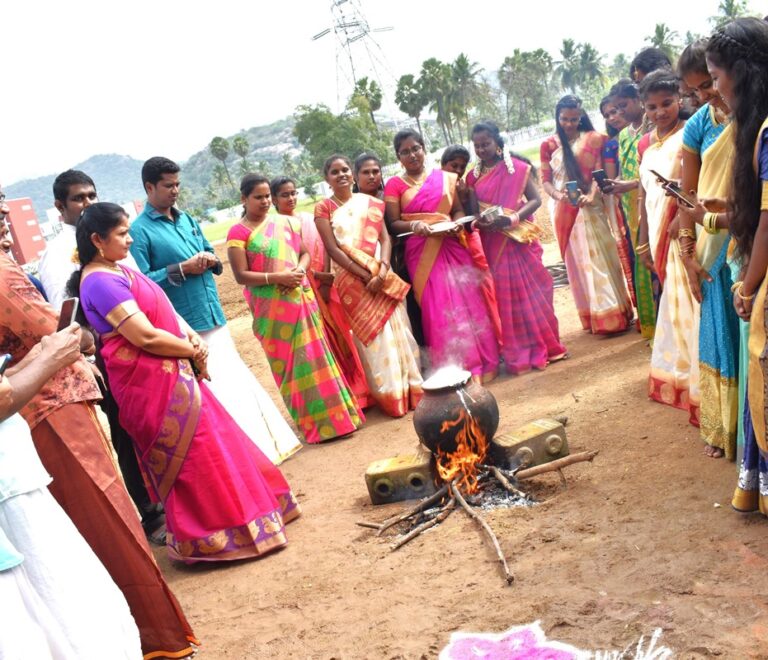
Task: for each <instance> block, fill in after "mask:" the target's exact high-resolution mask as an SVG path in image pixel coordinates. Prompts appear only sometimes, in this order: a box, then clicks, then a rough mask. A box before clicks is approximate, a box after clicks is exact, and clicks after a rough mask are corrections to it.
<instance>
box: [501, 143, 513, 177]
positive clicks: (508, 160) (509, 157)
mask: <svg viewBox="0 0 768 660" xmlns="http://www.w3.org/2000/svg"><path fill="white" fill-rule="evenodd" d="M501 155H502V156H503V158H504V164H505V165H506V166H507V172H509V173H510V174H514V173H515V163H514V162H513V161H512V154H510V153H509V149H508V148H507V145H506V144H504V148H503V149H502V151H501Z"/></svg>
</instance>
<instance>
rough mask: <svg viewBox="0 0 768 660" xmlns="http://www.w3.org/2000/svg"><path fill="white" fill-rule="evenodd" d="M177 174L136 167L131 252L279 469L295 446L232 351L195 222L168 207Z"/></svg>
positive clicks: (172, 169) (160, 165)
mask: <svg viewBox="0 0 768 660" xmlns="http://www.w3.org/2000/svg"><path fill="white" fill-rule="evenodd" d="M179 171H180V168H179V166H178V165H177V164H176V163H174V162H173V161H172V160H168V159H167V158H161V157H156V158H150V159H149V160H148V161H147V162H146V163H144V167H142V168H141V179H142V182H143V184H144V190H145V191H146V193H147V206H146V207H145V209H144V210H143V211H142V213H141V215H139V217H138V218H136V219H135V220H134V221H133V223H132V224H131V229H130V232H131V237H132V238H133V243H132V244H131V254H132V255H133V257H134V259H136V263H137V264H138V266H139V269H140V270H141V272H142V273H144V274H145V275H146V276H147V277H149V278H150V279H152V280H154V281H155V282H157V283H158V284H159V285H160V286H161V287H162V288H163V290H164V291H165V293H166V294H167V295H168V297H169V298H170V300H171V302H172V303H173V306H174V308H175V309H176V311H177V312H178V314H179V315H180V316H181V317H183V318H184V320H185V321H186V322H187V324H188V325H189V326H190V327H191V328H192V329H193V330H194V331H195V332H197V333H198V334H199V335H200V337H201V338H202V339H203V340H204V341H205V342H206V343H207V344H208V374H209V375H210V377H211V380H210V382H209V383H208V387H209V388H210V389H211V391H213V393H214V395H215V396H216V398H217V399H218V400H219V401H220V402H221V403H222V404H223V405H224V407H225V408H226V409H227V411H228V412H229V414H230V415H232V417H233V418H234V420H235V421H236V422H237V424H238V426H239V427H240V428H241V429H243V431H245V433H246V434H247V435H248V436H249V437H250V438H251V440H253V441H254V442H255V443H256V444H257V445H258V447H259V448H260V449H261V450H262V451H263V452H264V454H266V456H267V457H268V458H269V459H270V460H271V461H272V462H273V463H279V462H280V461H281V460H282V459H284V458H286V457H287V456H290V455H291V454H292V453H293V452H295V451H296V450H297V449H299V448H300V446H301V445H300V443H299V440H298V439H297V437H296V434H295V433H294V432H293V431H292V430H291V428H290V427H289V426H288V425H287V424H286V422H285V420H284V419H283V418H282V416H281V414H280V412H279V411H278V410H277V408H275V404H274V403H273V402H272V401H271V400H270V398H269V395H268V394H267V393H266V392H264V390H263V388H262V387H261V385H259V383H258V381H257V380H256V378H255V377H254V375H253V374H252V373H251V370H250V369H249V368H248V366H247V365H246V364H245V363H244V362H243V360H242V358H241V357H240V354H239V353H238V352H237V348H235V343H234V342H233V341H232V336H231V335H230V334H229V330H228V329H227V320H226V318H225V317H224V311H223V310H222V308H221V303H220V302H219V294H218V292H217V291H216V283H215V282H214V280H213V275H214V274H216V275H220V274H221V272H222V270H223V267H222V265H221V261H219V260H218V258H217V257H216V255H215V254H214V253H213V247H212V246H211V244H210V243H209V242H208V241H207V240H206V239H205V237H204V236H203V232H202V231H201V230H200V227H199V225H198V224H197V222H196V221H195V220H193V219H192V218H191V217H190V216H189V215H187V214H186V213H184V212H183V211H179V210H178V209H177V208H175V206H174V204H176V201H177V199H178V197H179Z"/></svg>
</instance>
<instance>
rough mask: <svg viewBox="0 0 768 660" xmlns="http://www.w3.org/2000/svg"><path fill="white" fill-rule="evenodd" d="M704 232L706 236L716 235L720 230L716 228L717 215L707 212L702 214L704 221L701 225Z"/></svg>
mask: <svg viewBox="0 0 768 660" xmlns="http://www.w3.org/2000/svg"><path fill="white" fill-rule="evenodd" d="M701 224H702V225H703V227H704V231H706V232H707V233H708V234H717V233H718V232H719V231H720V230H719V229H718V228H717V213H712V212H710V211H708V212H707V213H705V214H704V220H703V221H702V223H701Z"/></svg>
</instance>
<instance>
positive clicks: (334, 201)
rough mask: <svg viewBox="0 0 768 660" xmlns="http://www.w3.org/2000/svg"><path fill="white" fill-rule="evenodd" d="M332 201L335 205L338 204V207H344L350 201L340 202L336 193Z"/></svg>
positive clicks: (332, 196)
mask: <svg viewBox="0 0 768 660" xmlns="http://www.w3.org/2000/svg"><path fill="white" fill-rule="evenodd" d="M331 201H332V202H333V203H334V204H336V206H344V204H346V203H347V202H348V201H349V200H347V202H342V201H341V200H340V199H339V198H338V197H337V196H336V193H333V195H331Z"/></svg>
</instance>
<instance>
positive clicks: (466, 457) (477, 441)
mask: <svg viewBox="0 0 768 660" xmlns="http://www.w3.org/2000/svg"><path fill="white" fill-rule="evenodd" d="M459 424H462V425H463V426H462V428H461V429H459V431H458V433H456V451H453V452H450V453H448V452H444V451H443V450H441V449H440V448H439V447H438V448H437V453H436V457H437V460H436V465H437V472H438V474H439V475H440V478H441V479H442V480H443V481H445V482H446V483H449V482H451V481H453V480H454V479H458V480H457V482H456V486H457V487H458V488H459V490H461V491H462V492H464V493H467V494H470V495H471V494H472V493H476V492H477V490H478V489H477V472H478V470H477V466H478V465H480V464H481V463H482V462H483V461H484V460H485V456H486V454H487V453H488V441H487V439H486V437H485V434H484V433H483V431H482V430H481V429H480V426H479V425H478V423H477V422H476V421H475V419H474V417H472V415H468V414H467V411H466V410H462V411H461V412H460V413H459V416H458V417H457V418H456V419H454V420H448V421H445V422H443V423H442V425H441V426H440V433H445V432H447V431H449V430H450V429H452V428H454V427H456V426H458V425H459Z"/></svg>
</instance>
